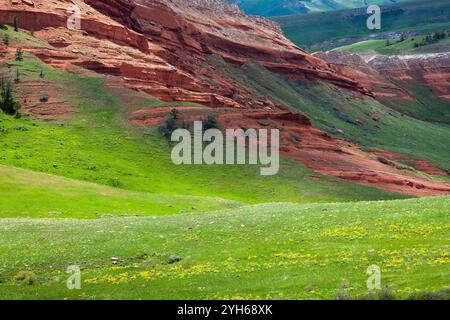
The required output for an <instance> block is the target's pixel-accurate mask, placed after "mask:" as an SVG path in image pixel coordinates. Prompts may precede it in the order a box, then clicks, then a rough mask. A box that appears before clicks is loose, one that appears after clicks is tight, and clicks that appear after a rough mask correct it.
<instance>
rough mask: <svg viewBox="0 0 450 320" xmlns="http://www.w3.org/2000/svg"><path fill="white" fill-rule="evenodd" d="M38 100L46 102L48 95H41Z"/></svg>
mask: <svg viewBox="0 0 450 320" xmlns="http://www.w3.org/2000/svg"><path fill="white" fill-rule="evenodd" d="M39 101H40V102H47V101H48V96H47V95H45V96H41V97H40V98H39Z"/></svg>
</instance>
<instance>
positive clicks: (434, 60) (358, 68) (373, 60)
mask: <svg viewBox="0 0 450 320" xmlns="http://www.w3.org/2000/svg"><path fill="white" fill-rule="evenodd" d="M315 56H317V57H319V58H321V59H323V60H325V61H327V62H329V63H332V64H334V65H336V66H337V67H338V68H339V69H340V72H341V73H342V74H344V75H346V76H348V77H350V78H357V79H359V81H360V83H361V84H362V85H363V86H364V87H366V88H368V89H369V90H370V91H371V92H373V93H374V95H375V96H377V97H397V98H400V99H405V100H412V97H411V96H409V95H408V94H407V93H406V92H405V91H404V90H401V88H399V87H398V86H397V85H396V83H402V82H411V83H412V82H416V83H419V84H427V85H428V86H430V87H431V88H432V89H433V90H434V92H435V93H436V94H437V95H439V96H440V97H441V98H443V99H450V77H449V76H448V75H449V74H450V53H449V52H444V53H433V54H418V55H403V56H384V55H371V56H360V55H358V54H352V53H347V52H340V51H330V52H321V53H317V54H315Z"/></svg>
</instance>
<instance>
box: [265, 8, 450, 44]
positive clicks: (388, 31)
mask: <svg viewBox="0 0 450 320" xmlns="http://www.w3.org/2000/svg"><path fill="white" fill-rule="evenodd" d="M449 12H450V3H449V2H448V1H445V0H427V1H417V2H405V3H399V4H390V5H385V6H382V24H381V30H369V29H367V26H366V20H367V18H368V15H367V14H366V11H365V10H361V9H351V10H338V11H330V12H322V13H312V14H307V15H290V16H285V17H276V18H274V20H275V21H277V22H278V23H280V25H281V27H282V28H283V30H284V32H285V34H286V36H287V37H288V38H289V39H290V40H292V41H293V42H295V43H296V44H297V45H299V46H300V47H302V48H305V49H308V50H310V51H319V50H329V49H333V48H336V47H341V46H343V45H347V44H352V43H355V42H359V41H364V40H374V39H388V38H398V37H399V34H400V33H405V34H407V35H417V34H422V33H430V32H437V31H447V30H449V29H450V16H449V15H450V14H449Z"/></svg>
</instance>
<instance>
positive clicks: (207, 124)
mask: <svg viewBox="0 0 450 320" xmlns="http://www.w3.org/2000/svg"><path fill="white" fill-rule="evenodd" d="M218 128H219V124H218V123H217V120H216V118H215V117H214V116H213V115H208V117H207V118H206V119H205V120H203V130H205V131H206V130H209V129H218Z"/></svg>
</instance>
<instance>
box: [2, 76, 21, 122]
mask: <svg viewBox="0 0 450 320" xmlns="http://www.w3.org/2000/svg"><path fill="white" fill-rule="evenodd" d="M20 108H21V105H20V103H19V102H18V101H15V100H14V98H13V94H12V88H11V84H10V83H9V82H8V83H6V84H4V85H2V87H1V92H0V109H1V110H2V111H3V112H4V113H6V114H9V115H15V114H17V112H18V111H19V109H20Z"/></svg>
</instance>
